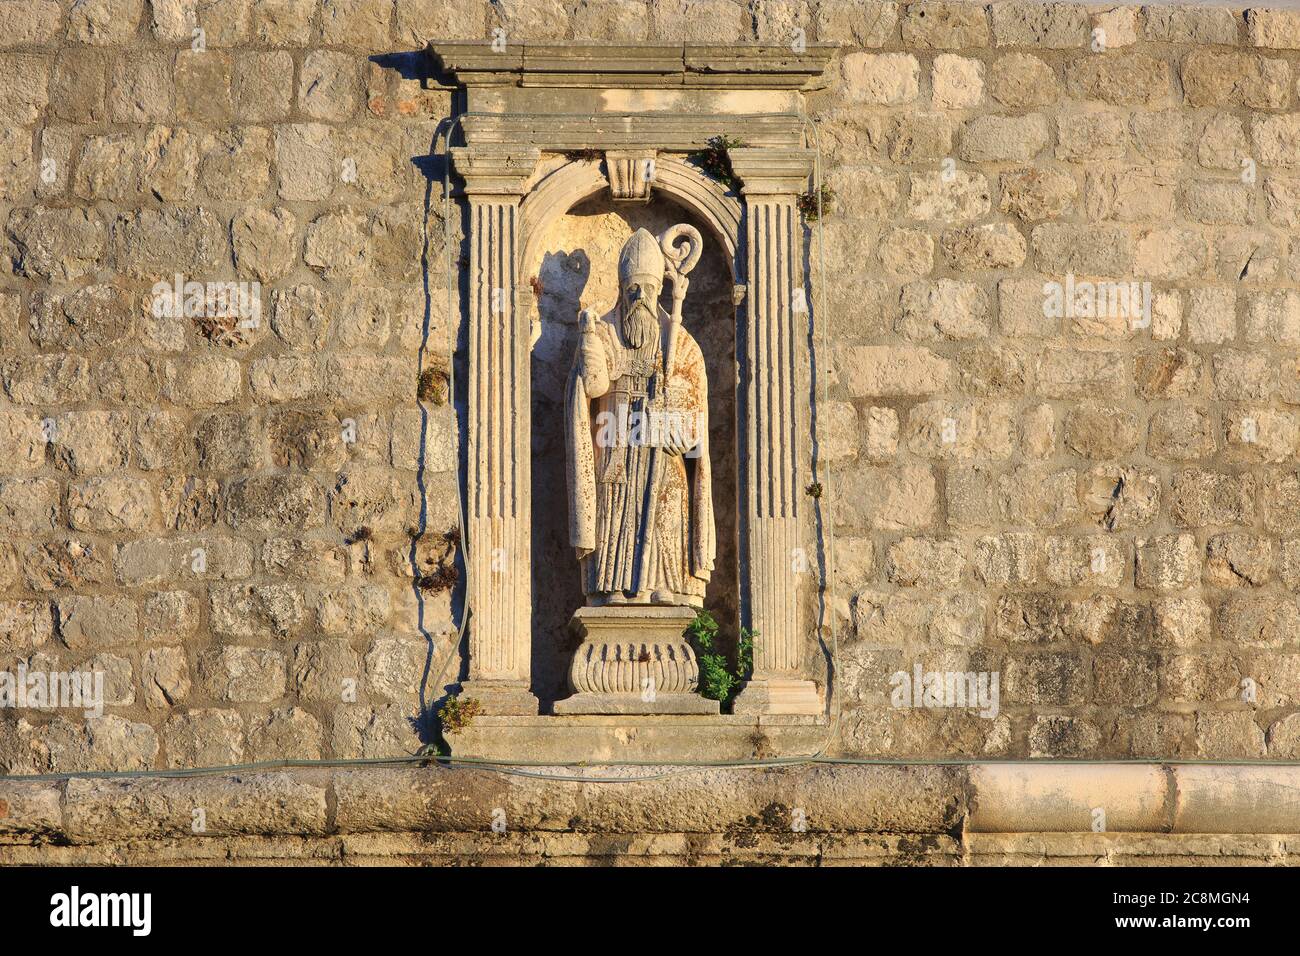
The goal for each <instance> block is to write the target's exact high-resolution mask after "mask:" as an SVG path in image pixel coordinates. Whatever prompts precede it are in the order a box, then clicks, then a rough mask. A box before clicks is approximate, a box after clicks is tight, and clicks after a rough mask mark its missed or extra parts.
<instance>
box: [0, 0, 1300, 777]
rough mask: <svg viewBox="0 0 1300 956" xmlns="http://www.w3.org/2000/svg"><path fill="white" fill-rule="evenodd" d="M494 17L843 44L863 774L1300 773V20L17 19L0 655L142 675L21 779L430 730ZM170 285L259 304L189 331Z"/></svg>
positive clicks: (57, 729)
mask: <svg viewBox="0 0 1300 956" xmlns="http://www.w3.org/2000/svg"><path fill="white" fill-rule="evenodd" d="M496 27H502V28H504V30H505V36H506V38H507V42H510V41H523V40H544V39H586V40H637V39H645V38H653V39H660V40H693V41H697V42H715V41H716V42H719V43H722V42H733V41H745V40H749V41H753V40H762V41H770V42H778V43H784V42H794V41H795V40H797V37H798V36H799V35H800V34H796V30H802V31H803V33H802V34H801V35H802V36H804V37H806V39H808V40H822V41H831V42H835V43H839V44H842V45H843V47H844V48H843V51H842V53H841V55H840V56H839V58H838V59H837V60H836V61H835V62H834V63H833V64H832V66H831V68H830V71H829V86H828V88H827V89H826V90H825V91H822V92H818V93H815V94H812V95H811V96H810V99H809V106H810V115H811V118H812V119H813V120H814V121H815V123H816V125H817V128H818V129H819V132H820V141H821V146H822V149H823V151H824V154H825V158H826V170H827V175H826V179H827V182H828V184H829V185H830V186H831V187H832V188H833V189H834V190H835V193H836V199H835V202H834V210H833V212H832V214H831V215H830V216H829V217H827V218H826V219H825V220H824V221H823V222H821V223H819V224H816V225H812V226H810V229H809V235H810V238H811V239H812V240H813V242H812V245H811V247H810V260H811V262H812V263H813V265H814V266H816V264H817V262H818V248H819V246H818V243H817V239H818V238H819V237H820V239H821V240H822V242H821V246H820V248H822V249H824V254H825V275H824V276H822V275H815V278H816V280H817V281H818V283H819V284H820V288H821V290H822V291H823V292H824V295H825V298H826V306H827V308H826V313H825V316H824V318H825V320H826V321H827V322H828V323H829V328H830V342H831V351H830V354H829V355H827V354H824V353H823V355H822V360H823V361H821V362H820V363H819V367H820V368H821V369H823V370H824V371H827V372H828V374H829V375H830V376H831V378H832V381H831V384H830V396H829V401H828V402H827V403H825V404H819V406H818V415H817V418H818V425H819V429H820V451H821V455H822V461H823V462H830V463H831V470H830V472H829V474H828V475H827V477H826V481H825V491H826V496H825V502H824V504H826V505H827V507H828V509H829V510H830V511H831V513H832V514H833V515H834V525H835V529H836V532H837V541H836V551H837V556H838V561H837V564H836V567H835V569H834V584H835V602H834V604H833V607H832V611H833V614H834V616H835V618H836V620H837V631H838V639H839V645H840V661H839V671H838V673H839V677H840V680H839V683H838V691H839V699H840V703H841V704H842V705H843V708H844V719H843V720H842V721H841V722H840V724H839V731H840V735H839V737H838V738H837V740H836V743H835V746H836V748H837V749H838V751H839V752H842V753H847V754H856V755H870V754H886V755H893V756H918V757H947V756H959V755H970V756H996V757H1030V756H1032V757H1052V756H1056V757H1062V756H1089V757H1122V756H1135V757H1143V756H1146V757H1214V758H1242V759H1246V758H1255V757H1261V756H1265V755H1267V756H1271V757H1279V758H1293V757H1297V756H1300V716H1296V714H1297V713H1298V712H1300V646H1298V645H1297V638H1296V637H1295V634H1296V632H1297V623H1300V606H1298V605H1297V603H1296V599H1295V596H1294V594H1293V591H1294V588H1295V585H1296V583H1297V581H1300V473H1298V472H1297V469H1296V465H1295V454H1296V450H1297V443H1298V442H1300V419H1298V418H1297V414H1298V411H1300V410H1298V409H1297V406H1300V378H1298V374H1297V373H1298V370H1300V365H1298V364H1297V359H1298V358H1300V248H1296V244H1295V242H1294V241H1293V236H1294V232H1295V227H1296V224H1297V222H1298V221H1300V113H1297V112H1296V110H1297V109H1298V108H1300V88H1298V87H1297V81H1298V80H1300V15H1298V14H1296V13H1285V12H1270V11H1267V10H1256V11H1249V12H1246V13H1242V12H1240V11H1237V12H1233V11H1230V10H1227V9H1221V8H1204V9H1202V8H1172V7H1151V8H1145V9H1139V8H1134V7H1122V6H1121V7H1113V6H1104V7H1095V8H1092V7H1084V6H1079V5H1074V4H1046V3H1022V2H1000V3H994V4H991V5H989V6H983V5H979V4H968V3H960V4H956V3H952V4H949V3H931V2H918V3H912V4H907V5H903V4H892V3H886V4H875V3H872V4H867V3H854V2H848V0H821V2H818V0H809V2H803V0H775V2H768V0H753V2H750V3H741V2H733V0H654V2H651V3H648V4H646V3H642V2H640V0H600V2H597V0H591V2H581V0H578V2H562V0H500V2H497V3H486V2H480V0H420V2H406V0H398V2H396V3H394V2H393V0H341V2H333V3H324V4H317V3H314V2H311V0H214V2H198V0H188V2H187V0H155V2H147V0H82V2H79V3H76V4H70V3H66V2H55V0H0V67H3V73H4V76H5V78H6V92H5V95H4V96H3V97H0V115H2V116H3V120H4V122H3V124H0V229H2V231H3V245H4V254H3V256H2V257H0V381H2V384H3V395H2V397H0V655H3V657H2V663H0V670H4V669H7V670H10V671H12V670H15V669H16V668H17V666H18V664H19V662H23V663H25V665H26V666H28V667H29V668H31V669H32V670H41V671H68V670H73V669H91V670H98V671H102V672H104V673H105V675H106V684H107V697H108V707H107V711H106V714H105V716H103V717H100V718H96V719H92V720H89V721H87V720H83V719H82V717H81V715H80V714H79V713H77V712H75V711H60V712H57V713H50V712H45V711H38V710H32V709H27V710H23V711H14V710H5V711H0V770H4V771H7V772H11V773H33V772H60V773H62V772H71V771H83V770H141V769H161V768H168V767H189V766H200V765H225V764H231V763H238V762H241V761H251V760H275V759H281V758H317V757H323V758H350V757H359V756H366V757H374V756H385V755H391V754H395V753H409V752H411V751H414V750H415V749H416V748H417V747H419V746H420V743H421V739H422V736H424V737H427V734H428V726H427V720H426V719H425V717H424V715H425V713H426V710H425V708H426V707H427V706H428V705H429V704H431V703H432V702H434V701H436V700H438V699H439V698H441V697H442V695H443V694H444V692H445V691H444V687H445V685H446V684H448V683H450V682H452V681H453V680H454V679H455V676H456V669H457V663H458V662H455V661H453V663H452V664H451V666H450V668H449V669H448V671H447V672H446V676H444V677H442V679H441V680H439V674H440V671H439V668H440V667H441V666H442V662H443V660H444V658H445V657H446V655H447V654H448V652H449V651H453V650H454V646H455V644H456V637H455V635H454V622H455V621H456V619H457V615H458V614H459V611H460V608H459V605H458V603H456V604H455V606H454V604H453V602H454V601H456V602H458V600H459V598H458V595H459V589H458V588H456V587H454V586H452V587H449V586H448V585H449V584H450V583H451V581H452V579H453V577H454V575H453V573H452V571H451V570H450V569H454V568H455V567H456V566H457V563H456V560H455V551H456V542H455V540H454V535H453V537H452V538H451V539H448V538H447V537H445V535H447V534H448V533H450V532H451V531H452V529H453V528H454V527H455V526H456V508H457V505H456V498H455V493H454V491H455V485H456V479H455V475H456V462H457V450H456V427H455V422H454V418H453V416H452V414H451V410H450V408H449V406H448V402H447V393H446V375H445V371H446V369H447V361H448V359H447V352H448V348H447V333H448V323H447V321H446V318H447V306H446V281H447V280H446V278H445V272H444V269H443V263H444V261H445V254H446V252H447V250H445V249H444V247H443V244H442V230H443V222H442V218H441V215H442V206H441V201H440V199H439V194H440V188H441V176H442V170H443V164H442V161H441V157H440V156H432V157H431V156H430V155H429V154H430V153H431V152H432V151H433V147H434V142H435V131H436V129H437V127H438V124H439V122H440V121H441V120H442V119H444V118H445V117H446V116H448V115H449V113H450V110H451V95H450V93H449V92H447V91H445V90H440V89H426V88H424V86H423V85H422V84H421V82H420V77H421V76H422V75H423V72H424V70H425V59H424V58H423V56H422V55H420V53H419V52H418V51H419V50H420V49H421V47H422V45H423V43H424V42H425V41H426V40H428V39H431V38H457V37H459V38H482V37H486V36H489V35H490V30H491V29H493V28H496ZM196 28H197V29H199V30H200V32H198V33H196V32H195V30H196ZM1098 30H1100V31H1101V32H1097V31H1098ZM459 225H460V223H459V217H456V218H455V222H454V223H453V228H456V229H458V228H459ZM451 253H452V257H453V269H455V268H456V267H458V266H459V265H460V264H461V262H460V260H459V259H458V258H457V255H458V253H459V249H458V248H454V249H452V250H451ZM814 273H817V269H816V268H814ZM177 275H179V276H180V277H181V279H182V281H191V280H192V281H199V282H220V281H225V280H240V281H247V282H251V281H257V282H258V283H260V299H259V301H260V305H261V312H260V317H259V318H258V320H257V321H255V322H253V321H249V322H241V321H229V320H224V319H211V318H208V319H204V318H199V319H197V320H196V319H195V318H186V317H184V316H181V317H175V318H170V317H168V316H167V315H161V316H160V315H158V314H156V312H157V311H158V310H155V309H154V308H153V305H154V303H155V300H156V299H157V296H156V294H155V284H156V283H157V282H159V281H160V280H161V281H165V282H169V283H170V282H172V281H174V277H175V276H177ZM1071 276H1073V277H1074V278H1077V279H1078V280H1079V281H1085V280H1091V279H1096V278H1099V277H1100V278H1104V279H1107V280H1113V281H1123V282H1138V283H1142V282H1150V283H1151V288H1152V293H1153V301H1152V308H1151V310H1150V317H1149V319H1150V320H1149V323H1148V322H1147V321H1146V319H1145V317H1139V320H1136V321H1135V320H1134V319H1132V318H1131V317H1127V316H1120V317H1118V318H1117V317H1114V316H1111V317H1101V318H1098V317H1090V316H1077V315H1076V316H1062V317H1060V318H1056V319H1049V318H1047V317H1046V316H1045V314H1044V310H1043V304H1044V292H1043V286H1044V282H1057V283H1061V284H1065V283H1066V282H1067V281H1072V280H1070V278H1069V277H1071ZM453 308H455V307H454V306H453ZM422 374H423V379H422ZM422 381H423V386H422V385H421V382H422ZM422 505H423V507H422ZM818 660H820V658H818ZM917 664H920V665H921V666H922V668H923V669H924V670H941V671H968V670H969V671H985V672H996V673H998V674H999V675H1000V676H1001V704H1000V708H999V714H998V717H997V718H996V719H983V718H981V717H979V716H978V715H977V714H975V713H973V712H971V711H969V710H934V709H895V708H893V707H891V706H890V691H891V686H890V676H891V674H893V673H895V672H897V671H905V672H909V673H910V672H911V670H912V668H913V667H914V666H915V665H917ZM813 676H816V677H817V678H818V679H819V680H821V681H822V682H823V683H824V675H823V674H815V675H813ZM1243 681H1246V682H1247V683H1246V684H1245V688H1244V689H1243Z"/></svg>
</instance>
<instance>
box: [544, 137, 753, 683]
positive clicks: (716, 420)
mask: <svg viewBox="0 0 1300 956" xmlns="http://www.w3.org/2000/svg"><path fill="white" fill-rule="evenodd" d="M570 165H571V166H572V165H581V166H586V167H589V168H586V169H578V170H571V171H569V172H567V178H568V179H569V180H570V182H569V183H568V184H566V185H567V186H568V187H569V188H567V189H566V192H565V194H564V195H565V198H564V200H563V201H562V202H561V203H555V202H554V200H553V197H554V195H555V192H554V191H552V192H551V193H550V194H549V195H548V194H547V193H544V192H542V191H541V187H539V188H538V189H537V190H535V191H534V192H532V193H530V194H529V196H528V197H526V198H525V199H524V201H523V203H522V204H521V213H522V215H523V227H524V229H525V230H526V238H525V240H524V242H523V244H522V249H523V252H522V254H521V258H520V266H521V275H522V276H523V277H524V279H525V282H524V284H523V292H522V295H523V296H524V297H525V298H527V299H528V300H529V301H528V305H527V309H526V311H527V314H528V316H529V321H530V324H531V327H532V332H531V336H530V338H531V341H532V357H531V362H530V380H531V386H532V388H531V403H530V412H531V419H532V429H531V438H530V451H531V459H532V484H531V492H532V500H533V501H534V503H535V504H536V505H537V506H535V507H534V508H533V520H532V559H533V560H532V591H533V608H532V635H533V643H532V677H533V692H534V693H535V694H536V695H537V696H538V698H539V700H540V701H541V704H542V706H543V708H544V707H545V706H546V704H547V703H548V702H549V701H551V700H554V699H558V698H560V697H565V696H567V694H568V691H567V689H566V688H565V687H564V675H565V673H566V670H567V668H568V665H569V662H570V660H571V658H572V654H573V650H574V646H575V644H574V642H573V639H572V634H571V632H570V630H569V622H570V619H571V617H572V615H573V612H574V610H575V609H576V608H578V607H580V606H581V605H582V603H583V594H582V590H581V587H580V582H579V568H578V564H577V561H576V560H575V559H574V555H573V553H572V550H571V549H570V548H569V547H568V527H567V517H568V515H567V507H566V503H565V496H564V490H565V478H566V476H565V463H564V457H563V454H564V439H563V432H562V431H561V430H560V429H559V428H558V427H557V424H558V423H559V422H560V421H561V420H562V415H563V396H564V386H565V382H566V380H567V377H568V374H569V370H570V367H571V363H572V357H573V354H574V351H575V349H576V347H577V342H578V332H577V318H578V312H579V309H580V308H593V309H595V310H596V311H597V312H598V313H600V314H604V313H605V312H607V311H608V310H609V309H611V308H612V307H613V306H614V303H615V301H616V298H617V295H618V288H617V261H618V255H619V251H620V249H621V248H622V245H623V243H624V242H625V241H626V240H627V238H628V237H629V236H631V234H632V233H633V232H634V231H635V230H636V229H637V228H641V227H644V228H646V229H648V230H649V231H650V232H651V233H653V234H655V235H659V234H662V233H663V231H664V230H666V229H667V228H668V227H669V226H672V225H675V224H676V223H679V222H686V223H689V224H691V225H693V226H695V227H696V228H697V229H699V230H700V232H701V235H702V236H703V237H704V254H703V255H702V256H701V259H700V261H699V263H698V264H697V265H696V267H695V269H694V270H693V271H692V273H691V283H690V291H689V293H688V295H687V299H686V303H685V308H684V315H683V324H684V325H685V327H686V329H687V331H689V332H690V333H691V334H692V336H694V338H695V339H696V341H697V342H698V343H699V345H700V347H701V350H702V351H703V353H704V357H705V365H706V368H707V371H708V380H709V431H710V448H711V449H712V454H711V462H712V472H713V503H714V514H715V525H716V532H717V541H718V554H717V559H716V567H715V570H714V573H713V575H712V577H711V579H710V582H709V588H708V591H707V593H706V596H705V606H706V607H707V608H709V609H710V611H711V612H712V613H714V615H715V616H716V617H717V618H718V619H719V620H720V621H721V622H722V623H723V630H724V634H725V635H727V637H730V636H734V635H735V634H736V633H737V631H738V627H739V612H740V595H739V589H740V578H739V573H740V572H739V554H738V527H737V510H736V501H737V500H738V483H737V481H738V469H737V455H738V450H737V447H736V435H737V430H738V429H737V425H738V420H737V409H736V387H737V384H738V376H737V366H736V348H737V341H736V329H737V324H736V321H737V312H736V303H735V285H736V283H735V278H736V271H735V270H736V257H735V252H734V248H733V247H732V244H731V243H729V242H728V241H727V238H728V233H726V232H725V231H724V230H723V229H719V228H717V225H716V222H714V223H711V222H710V221H709V220H708V219H706V218H705V217H704V216H703V215H701V214H700V212H699V209H698V207H692V206H688V205H686V204H685V202H684V201H683V197H682V196H681V195H680V194H676V193H670V192H668V191H666V190H664V191H659V190H655V191H654V193H653V195H652V197H651V199H650V201H648V202H621V201H617V200H614V199H613V198H612V197H611V196H610V193H609V189H608V187H607V184H605V183H604V177H603V176H602V177H601V183H600V184H599V185H596V186H595V187H593V186H592V181H593V180H594V178H595V177H594V176H592V172H593V170H592V169H591V168H590V167H591V166H594V165H595V164H591V163H589V162H586V161H582V162H581V163H575V164H570ZM674 165H676V164H674ZM554 175H556V176H561V175H566V173H565V172H564V171H557V173H556V174H554ZM546 181H547V182H549V181H551V180H550V179H548V180H546ZM711 185H712V184H711ZM602 187H603V188H602ZM723 198H728V197H723ZM535 199H544V200H549V201H550V202H549V204H548V205H547V206H545V207H543V206H542V205H541V204H540V203H539V204H538V205H532V204H533V201H534V200H535ZM567 202H571V205H569V206H568V208H562V206H563V203H567ZM730 204H731V206H732V207H735V208H736V209H738V207H739V204H738V203H736V202H735V200H734V199H730ZM541 208H546V209H547V212H546V215H545V218H544V219H542V218H541V217H540V216H539V217H538V220H539V221H534V219H533V215H532V214H533V213H534V212H535V211H536V210H538V209H541ZM670 292H671V288H670V287H669V286H668V285H667V284H665V288H664V291H663V298H662V299H661V303H660V304H661V305H662V306H663V308H664V309H665V310H671V308H672V303H671V294H670ZM521 311H525V309H524V308H523V307H522V305H521ZM543 503H544V504H543ZM724 639H725V638H724Z"/></svg>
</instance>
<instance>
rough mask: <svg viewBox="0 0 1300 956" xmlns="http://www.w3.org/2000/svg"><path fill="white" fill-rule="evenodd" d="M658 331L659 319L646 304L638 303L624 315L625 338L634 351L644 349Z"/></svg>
mask: <svg viewBox="0 0 1300 956" xmlns="http://www.w3.org/2000/svg"><path fill="white" fill-rule="evenodd" d="M658 330H659V317H658V316H656V315H655V314H654V312H652V311H651V310H650V306H648V305H647V304H646V303H645V302H638V303H637V304H636V305H634V306H632V311H630V312H627V313H624V315H623V338H624V339H625V340H627V344H628V345H629V346H631V347H632V348H633V349H638V350H639V349H641V348H643V347H644V346H645V345H646V343H647V342H649V341H650V340H651V338H652V337H653V336H654V334H655V333H656V332H657V331H658Z"/></svg>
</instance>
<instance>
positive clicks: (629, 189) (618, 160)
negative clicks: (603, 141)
mask: <svg viewBox="0 0 1300 956" xmlns="http://www.w3.org/2000/svg"><path fill="white" fill-rule="evenodd" d="M605 169H606V171H607V173H608V175H609V192H610V195H611V196H613V197H614V198H615V199H617V200H621V201H624V202H649V200H650V186H651V184H652V183H653V182H654V178H655V151H654V150H652V149H644V150H636V151H631V152H628V151H623V150H614V149H611V150H606V151H605Z"/></svg>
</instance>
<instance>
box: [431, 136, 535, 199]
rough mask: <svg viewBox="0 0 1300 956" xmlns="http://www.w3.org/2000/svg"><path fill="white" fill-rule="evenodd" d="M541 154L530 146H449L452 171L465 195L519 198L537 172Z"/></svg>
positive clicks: (495, 144) (488, 144) (493, 144)
mask: <svg viewBox="0 0 1300 956" xmlns="http://www.w3.org/2000/svg"><path fill="white" fill-rule="evenodd" d="M541 155H542V154H541V151H540V150H538V149H537V148H536V147H533V146H507V145H504V144H499V143H485V144H482V145H479V146H453V147H452V149H451V164H452V168H453V169H455V170H456V172H457V173H458V174H459V175H460V177H461V178H462V179H463V180H465V194H466V195H468V196H475V195H489V196H491V195H496V196H514V197H519V196H522V195H523V194H524V191H525V184H526V183H527V182H528V180H529V179H530V178H531V177H532V175H533V171H534V170H536V169H537V163H538V161H539V160H540V159H541Z"/></svg>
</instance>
